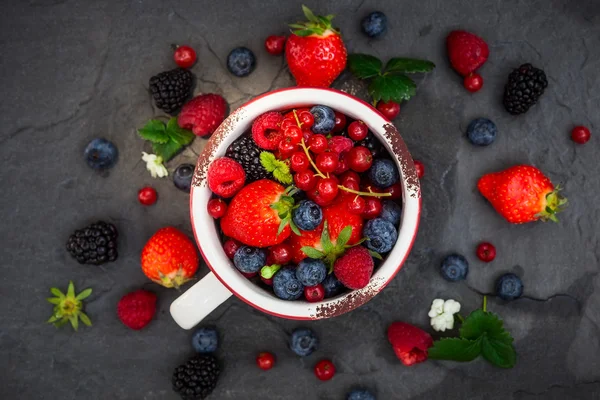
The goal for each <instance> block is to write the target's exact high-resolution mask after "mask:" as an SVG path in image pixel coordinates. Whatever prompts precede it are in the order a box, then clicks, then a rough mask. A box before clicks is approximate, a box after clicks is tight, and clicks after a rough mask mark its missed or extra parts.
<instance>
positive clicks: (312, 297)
mask: <svg viewBox="0 0 600 400" xmlns="http://www.w3.org/2000/svg"><path fill="white" fill-rule="evenodd" d="M304 298H305V299H306V301H308V302H309V303H316V302H318V301H321V300H323V299H324V298H325V289H323V285H321V284H320V283H319V284H318V285H315V286H305V287H304Z"/></svg>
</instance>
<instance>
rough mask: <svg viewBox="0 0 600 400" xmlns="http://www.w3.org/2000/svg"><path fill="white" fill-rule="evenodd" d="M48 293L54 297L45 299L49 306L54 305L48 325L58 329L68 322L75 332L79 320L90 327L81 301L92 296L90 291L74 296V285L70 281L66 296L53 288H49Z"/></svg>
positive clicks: (90, 323) (86, 290) (90, 324)
mask: <svg viewBox="0 0 600 400" xmlns="http://www.w3.org/2000/svg"><path fill="white" fill-rule="evenodd" d="M50 292H51V293H52V294H53V295H54V296H55V297H49V298H48V299H47V300H48V302H49V303H50V304H54V310H53V312H52V316H51V317H50V318H49V319H48V323H50V324H54V326H56V327H57V328H59V327H61V326H63V325H65V324H66V323H67V322H70V323H71V326H72V327H73V329H74V330H77V329H78V328H79V320H81V322H83V324H84V325H87V326H92V321H90V318H89V317H88V316H87V315H86V314H85V313H84V312H83V300H85V299H86V298H88V297H89V295H91V294H92V289H90V288H88V289H85V290H82V291H81V292H80V293H79V294H77V295H75V285H73V281H70V282H69V287H68V288H67V294H64V293H63V292H62V291H60V289H58V288H55V287H53V288H50Z"/></svg>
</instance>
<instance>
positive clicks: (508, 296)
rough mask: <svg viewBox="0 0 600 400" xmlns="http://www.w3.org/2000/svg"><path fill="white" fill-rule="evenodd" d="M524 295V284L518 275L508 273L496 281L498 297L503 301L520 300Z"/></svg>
mask: <svg viewBox="0 0 600 400" xmlns="http://www.w3.org/2000/svg"><path fill="white" fill-rule="evenodd" d="M522 294H523V282H522V281H521V278H519V277H518V276H517V275H515V274H512V273H508V274H504V275H502V276H501V277H500V278H498V280H497V281H496V295H497V296H498V297H500V298H501V299H502V300H506V301H510V300H514V299H518V298H519V297H521V295H522Z"/></svg>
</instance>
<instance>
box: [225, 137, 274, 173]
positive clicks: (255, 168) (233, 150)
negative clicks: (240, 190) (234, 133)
mask: <svg viewBox="0 0 600 400" xmlns="http://www.w3.org/2000/svg"><path fill="white" fill-rule="evenodd" d="M261 151H262V150H261V149H260V148H259V147H258V145H257V144H256V142H254V140H253V139H252V137H250V136H247V135H244V136H241V137H239V138H238V139H236V140H235V142H233V143H232V144H231V146H229V148H228V149H227V152H226V154H225V155H226V156H227V157H229V158H233V159H234V160H235V161H237V162H239V163H240V165H241V166H242V168H244V171H245V172H246V182H247V183H250V182H254V181H257V180H259V179H267V178H270V177H271V173H270V172H268V171H267V170H266V169H265V167H263V166H262V164H261V163H260V153H261Z"/></svg>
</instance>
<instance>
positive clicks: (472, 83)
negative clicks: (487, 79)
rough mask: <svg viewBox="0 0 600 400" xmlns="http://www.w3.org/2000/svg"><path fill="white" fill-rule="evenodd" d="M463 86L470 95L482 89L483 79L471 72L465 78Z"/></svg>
mask: <svg viewBox="0 0 600 400" xmlns="http://www.w3.org/2000/svg"><path fill="white" fill-rule="evenodd" d="M463 85H464V87H465V89H467V90H468V91H469V92H471V93H475V92H478V91H479V90H480V89H481V88H482V87H483V78H482V77H481V75H479V74H477V73H475V72H471V73H470V74H469V75H467V76H465V79H464V80H463Z"/></svg>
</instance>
